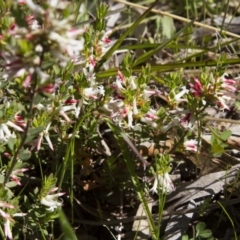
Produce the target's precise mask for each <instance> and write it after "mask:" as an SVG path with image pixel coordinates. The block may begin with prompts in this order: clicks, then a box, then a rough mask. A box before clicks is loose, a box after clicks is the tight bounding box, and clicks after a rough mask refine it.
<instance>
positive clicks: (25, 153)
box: [19, 149, 32, 161]
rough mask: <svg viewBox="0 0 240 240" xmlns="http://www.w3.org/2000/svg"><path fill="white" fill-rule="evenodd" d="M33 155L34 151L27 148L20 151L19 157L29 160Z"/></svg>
mask: <svg viewBox="0 0 240 240" xmlns="http://www.w3.org/2000/svg"><path fill="white" fill-rule="evenodd" d="M31 155H32V153H31V152H30V151H29V150H27V149H25V150H23V151H21V152H20V154H19V158H20V159H21V160H22V161H26V160H28V159H29V158H30V157H31Z"/></svg>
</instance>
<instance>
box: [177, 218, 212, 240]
mask: <svg viewBox="0 0 240 240" xmlns="http://www.w3.org/2000/svg"><path fill="white" fill-rule="evenodd" d="M201 239H207V240H213V239H214V238H213V237H212V231H211V230H209V229H206V224H205V223H204V222H199V223H198V224H197V225H196V235H195V236H194V237H193V238H189V237H188V235H183V236H182V240H201Z"/></svg>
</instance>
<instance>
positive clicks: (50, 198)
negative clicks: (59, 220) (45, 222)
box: [40, 188, 65, 212]
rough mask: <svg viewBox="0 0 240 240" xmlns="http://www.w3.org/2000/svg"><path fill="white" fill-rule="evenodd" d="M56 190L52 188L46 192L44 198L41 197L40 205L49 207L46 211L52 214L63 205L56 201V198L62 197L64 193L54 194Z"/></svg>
mask: <svg viewBox="0 0 240 240" xmlns="http://www.w3.org/2000/svg"><path fill="white" fill-rule="evenodd" d="M57 190H58V188H53V189H52V190H50V191H49V192H48V194H47V195H46V196H45V197H42V198H41V200H40V202H41V204H42V205H44V206H47V207H49V208H48V209H47V210H48V211H50V212H53V211H54V210H55V209H57V208H60V207H62V205H63V203H62V202H59V201H58V200H57V198H58V197H61V196H63V195H64V194H65V193H55V194H53V193H54V192H56V191H57Z"/></svg>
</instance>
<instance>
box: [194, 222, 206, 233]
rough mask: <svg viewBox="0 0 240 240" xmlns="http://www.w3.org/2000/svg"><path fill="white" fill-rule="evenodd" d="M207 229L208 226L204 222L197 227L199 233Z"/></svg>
mask: <svg viewBox="0 0 240 240" xmlns="http://www.w3.org/2000/svg"><path fill="white" fill-rule="evenodd" d="M205 228H206V224H205V223H204V222H199V223H198V224H197V226H196V230H197V231H198V232H202V231H203V230H204V229H205Z"/></svg>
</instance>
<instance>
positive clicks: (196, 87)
mask: <svg viewBox="0 0 240 240" xmlns="http://www.w3.org/2000/svg"><path fill="white" fill-rule="evenodd" d="M189 85H190V87H191V88H190V92H191V93H193V94H194V95H195V96H196V97H199V96H201V94H202V92H203V87H202V84H201V82H200V81H199V80H198V79H197V78H194V83H190V84H189Z"/></svg>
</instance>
